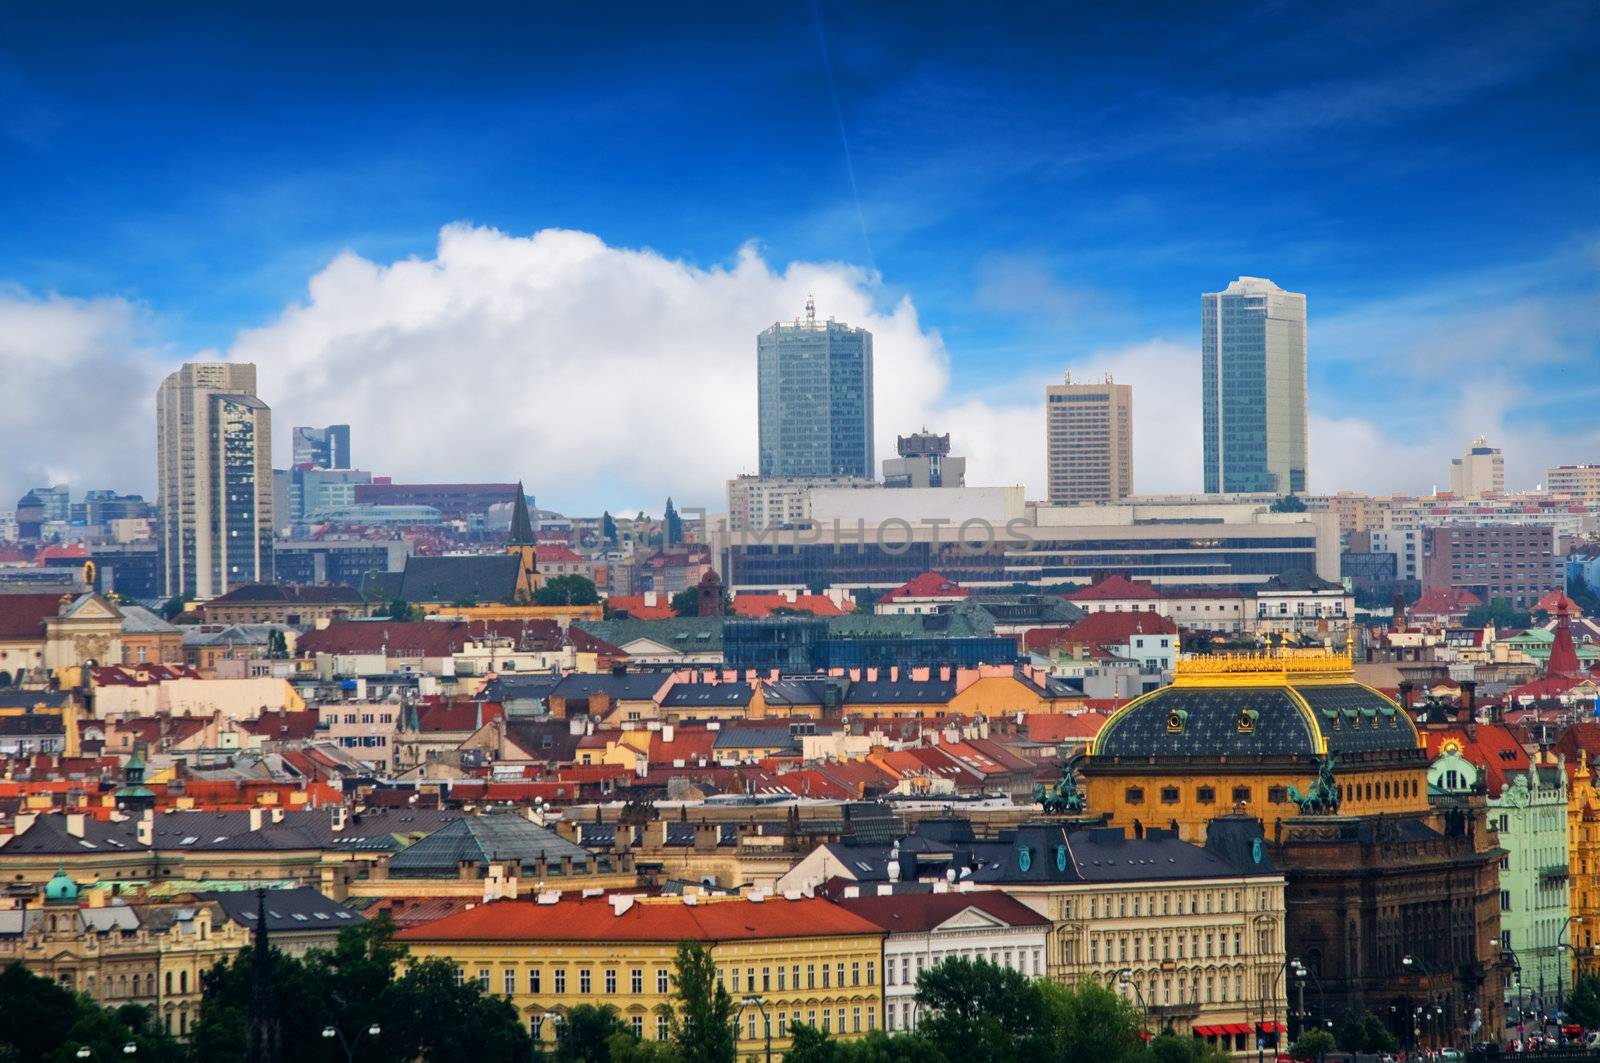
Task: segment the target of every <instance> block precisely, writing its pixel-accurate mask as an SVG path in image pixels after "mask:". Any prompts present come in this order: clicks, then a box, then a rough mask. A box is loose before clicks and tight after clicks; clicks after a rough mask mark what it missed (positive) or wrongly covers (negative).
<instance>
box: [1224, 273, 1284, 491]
mask: <svg viewBox="0 0 1600 1063" xmlns="http://www.w3.org/2000/svg"><path fill="white" fill-rule="evenodd" d="M1200 309H1201V325H1200V365H1201V384H1200V393H1201V411H1202V421H1203V428H1204V432H1205V489H1206V492H1207V493H1208V494H1217V493H1222V492H1235V491H1248V492H1271V493H1272V494H1276V495H1286V494H1300V493H1302V492H1304V491H1305V489H1306V297H1305V296H1304V295H1302V294H1300V293H1298V292H1286V291H1284V290H1283V289H1282V288H1280V287H1278V286H1277V285H1276V284H1273V283H1272V282H1271V281H1269V280H1265V279H1263V278H1261V277H1240V278H1239V279H1238V280H1236V281H1234V282H1233V283H1232V284H1230V285H1228V287H1227V288H1226V289H1224V290H1223V291H1220V292H1207V293H1205V294H1203V295H1201V296H1200Z"/></svg>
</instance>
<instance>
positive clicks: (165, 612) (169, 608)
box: [161, 594, 183, 620]
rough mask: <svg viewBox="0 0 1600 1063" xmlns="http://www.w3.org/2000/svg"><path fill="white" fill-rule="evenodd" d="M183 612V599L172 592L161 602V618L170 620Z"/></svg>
mask: <svg viewBox="0 0 1600 1063" xmlns="http://www.w3.org/2000/svg"><path fill="white" fill-rule="evenodd" d="M181 612H183V599H182V598H180V597H178V596H177V595H176V594H174V595H173V596H172V597H171V598H168V599H167V600H166V601H164V602H162V603H161V619H163V620H172V619H174V618H175V617H177V615H178V614H179V613H181Z"/></svg>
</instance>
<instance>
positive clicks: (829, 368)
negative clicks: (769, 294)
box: [756, 299, 877, 477]
mask: <svg viewBox="0 0 1600 1063" xmlns="http://www.w3.org/2000/svg"><path fill="white" fill-rule="evenodd" d="M756 359H757V361H756V377H757V380H758V394H757V402H758V416H759V418H760V435H761V440H760V443H761V461H760V472H761V475H762V476H839V475H844V476H864V477H872V476H873V475H874V474H875V473H876V471H877V470H876V468H875V467H874V464H873V460H872V333H870V332H868V331H867V330H866V329H861V328H851V327H850V326H849V325H845V324H842V323H841V322H838V321H834V320H832V319H831V318H830V319H829V320H828V321H825V322H824V321H818V320H817V313H816V307H815V305H814V304H813V303H812V301H811V300H810V299H807V300H806V316H805V317H804V318H802V319H796V320H794V321H788V322H783V321H780V322H778V323H777V324H775V325H773V326H772V327H771V328H769V329H767V330H766V331H765V332H763V333H761V335H760V336H758V337H757V338H756Z"/></svg>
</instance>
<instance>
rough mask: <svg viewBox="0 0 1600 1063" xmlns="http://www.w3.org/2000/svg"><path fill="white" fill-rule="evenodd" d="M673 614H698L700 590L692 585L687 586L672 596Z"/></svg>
mask: <svg viewBox="0 0 1600 1063" xmlns="http://www.w3.org/2000/svg"><path fill="white" fill-rule="evenodd" d="M672 615H673V616H699V615H700V592H699V591H698V590H697V589H695V588H694V587H687V588H685V589H683V590H681V591H679V592H678V593H677V594H674V595H673V596H672Z"/></svg>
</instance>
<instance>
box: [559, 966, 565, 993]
mask: <svg viewBox="0 0 1600 1063" xmlns="http://www.w3.org/2000/svg"><path fill="white" fill-rule="evenodd" d="M566 991H567V972H566V970H565V969H563V968H560V967H558V968H556V992H557V993H565V992H566Z"/></svg>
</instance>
